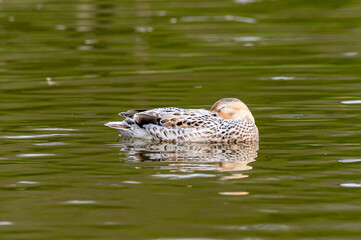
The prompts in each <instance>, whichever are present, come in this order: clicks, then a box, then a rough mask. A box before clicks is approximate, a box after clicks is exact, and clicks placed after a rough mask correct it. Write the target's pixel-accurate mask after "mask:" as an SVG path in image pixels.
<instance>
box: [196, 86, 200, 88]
mask: <svg viewBox="0 0 361 240" xmlns="http://www.w3.org/2000/svg"><path fill="white" fill-rule="evenodd" d="M194 88H202V86H194Z"/></svg>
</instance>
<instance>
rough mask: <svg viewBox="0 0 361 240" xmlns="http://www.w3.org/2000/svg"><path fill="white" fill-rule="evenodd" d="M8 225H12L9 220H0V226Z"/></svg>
mask: <svg viewBox="0 0 361 240" xmlns="http://www.w3.org/2000/svg"><path fill="white" fill-rule="evenodd" d="M10 225H14V223H13V222H9V221H0V226H10Z"/></svg>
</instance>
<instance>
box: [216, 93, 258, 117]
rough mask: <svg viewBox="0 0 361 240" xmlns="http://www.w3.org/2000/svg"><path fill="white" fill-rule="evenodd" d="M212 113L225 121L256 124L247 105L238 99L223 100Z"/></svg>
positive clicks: (217, 103)
mask: <svg viewBox="0 0 361 240" xmlns="http://www.w3.org/2000/svg"><path fill="white" fill-rule="evenodd" d="M211 112H214V113H216V114H217V116H218V117H220V118H223V119H232V120H248V121H250V122H252V123H255V121H254V117H253V115H252V113H251V111H250V110H249V109H248V107H247V106H246V104H244V103H243V102H242V101H241V100H239V99H237V98H223V99H221V100H219V101H218V102H216V103H215V104H214V105H213V107H212V108H211Z"/></svg>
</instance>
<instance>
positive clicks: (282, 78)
mask: <svg viewBox="0 0 361 240" xmlns="http://www.w3.org/2000/svg"><path fill="white" fill-rule="evenodd" d="M271 79H272V80H294V79H295V77H286V76H278V77H271Z"/></svg>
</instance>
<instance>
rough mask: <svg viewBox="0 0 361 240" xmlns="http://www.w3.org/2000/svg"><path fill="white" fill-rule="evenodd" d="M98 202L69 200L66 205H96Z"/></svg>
mask: <svg viewBox="0 0 361 240" xmlns="http://www.w3.org/2000/svg"><path fill="white" fill-rule="evenodd" d="M95 203H97V202H96V201H93V200H69V201H66V202H64V204H95Z"/></svg>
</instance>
